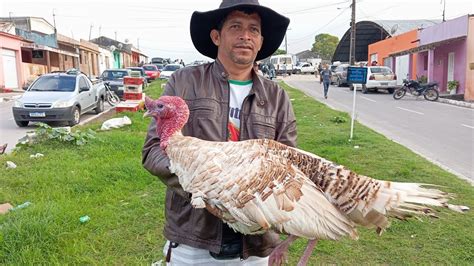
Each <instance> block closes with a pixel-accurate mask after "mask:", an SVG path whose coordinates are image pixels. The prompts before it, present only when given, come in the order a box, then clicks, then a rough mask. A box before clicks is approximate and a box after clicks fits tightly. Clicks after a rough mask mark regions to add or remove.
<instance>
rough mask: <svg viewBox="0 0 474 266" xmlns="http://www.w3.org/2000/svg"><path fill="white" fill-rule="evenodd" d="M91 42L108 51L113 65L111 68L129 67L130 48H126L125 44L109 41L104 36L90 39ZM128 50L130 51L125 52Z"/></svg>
mask: <svg viewBox="0 0 474 266" xmlns="http://www.w3.org/2000/svg"><path fill="white" fill-rule="evenodd" d="M91 42H93V43H95V44H97V45H99V46H100V47H102V48H104V49H107V50H110V51H111V52H112V55H113V59H114V64H113V66H112V68H124V67H127V66H130V63H131V46H130V47H128V46H127V45H126V44H125V43H122V42H119V41H116V40H114V39H110V38H108V37H105V36H100V37H98V38H95V39H92V40H91ZM127 47H128V49H130V51H128V50H127Z"/></svg>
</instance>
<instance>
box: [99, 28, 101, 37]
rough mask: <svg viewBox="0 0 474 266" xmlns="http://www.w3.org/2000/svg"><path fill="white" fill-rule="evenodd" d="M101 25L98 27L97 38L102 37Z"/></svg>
mask: <svg viewBox="0 0 474 266" xmlns="http://www.w3.org/2000/svg"><path fill="white" fill-rule="evenodd" d="M101 34H102V25H100V26H99V37H100V36H102V35H101Z"/></svg>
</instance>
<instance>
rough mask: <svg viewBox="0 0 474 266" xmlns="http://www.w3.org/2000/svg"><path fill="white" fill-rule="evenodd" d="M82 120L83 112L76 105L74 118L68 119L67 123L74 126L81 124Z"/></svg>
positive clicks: (73, 113)
mask: <svg viewBox="0 0 474 266" xmlns="http://www.w3.org/2000/svg"><path fill="white" fill-rule="evenodd" d="M80 121H81V112H80V110H79V108H78V107H77V106H74V108H72V120H70V121H68V122H67V123H68V125H69V126H71V127H72V126H75V125H77V124H79V122H80Z"/></svg>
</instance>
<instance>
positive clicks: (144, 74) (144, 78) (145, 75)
mask: <svg viewBox="0 0 474 266" xmlns="http://www.w3.org/2000/svg"><path fill="white" fill-rule="evenodd" d="M127 69H130V70H131V71H138V72H140V76H141V77H142V78H143V88H146V87H148V76H147V74H146V73H145V70H144V69H143V67H127Z"/></svg>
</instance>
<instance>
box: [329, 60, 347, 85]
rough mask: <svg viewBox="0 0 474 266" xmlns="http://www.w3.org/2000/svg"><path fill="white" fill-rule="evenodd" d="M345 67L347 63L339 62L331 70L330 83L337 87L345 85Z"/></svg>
mask: <svg viewBox="0 0 474 266" xmlns="http://www.w3.org/2000/svg"><path fill="white" fill-rule="evenodd" d="M347 67H349V64H340V65H338V66H337V67H336V68H335V69H334V70H333V72H332V76H331V83H332V84H337V86H338V87H342V86H343V85H345V86H347Z"/></svg>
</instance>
